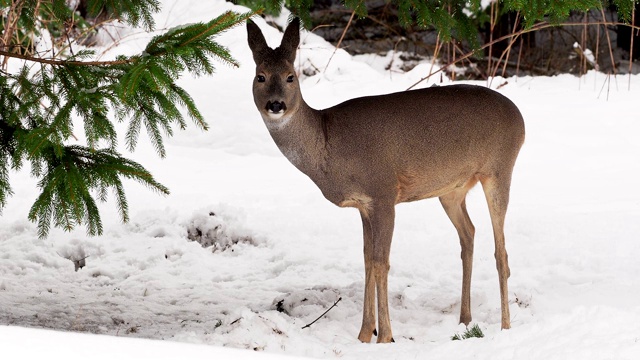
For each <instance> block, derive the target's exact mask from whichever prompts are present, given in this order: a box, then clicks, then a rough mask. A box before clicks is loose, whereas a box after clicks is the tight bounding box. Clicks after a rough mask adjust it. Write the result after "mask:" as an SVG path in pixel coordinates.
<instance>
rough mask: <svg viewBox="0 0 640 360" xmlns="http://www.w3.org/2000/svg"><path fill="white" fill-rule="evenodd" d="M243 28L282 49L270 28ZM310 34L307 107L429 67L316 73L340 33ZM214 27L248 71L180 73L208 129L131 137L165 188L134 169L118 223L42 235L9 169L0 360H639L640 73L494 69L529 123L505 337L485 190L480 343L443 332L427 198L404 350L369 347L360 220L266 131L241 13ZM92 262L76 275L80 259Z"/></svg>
mask: <svg viewBox="0 0 640 360" xmlns="http://www.w3.org/2000/svg"><path fill="white" fill-rule="evenodd" d="M163 9H164V12H163V13H162V14H159V15H158V16H157V18H156V23H157V24H158V25H159V26H162V27H167V28H170V27H173V26H178V25H179V24H182V23H186V22H189V23H193V22H197V21H207V20H209V19H210V18H213V17H215V16H216V15H218V14H220V13H222V12H223V11H225V10H228V9H239V10H241V11H242V10H244V9H242V8H240V7H235V6H233V5H231V4H229V3H224V2H221V1H219V0H218V1H207V2H202V1H179V2H178V1H175V2H170V1H165V4H164V6H163ZM256 22H257V23H258V25H259V26H261V28H262V29H263V30H264V31H265V35H266V36H267V41H268V43H269V44H270V45H272V46H277V45H278V43H279V41H280V38H281V34H280V33H279V32H278V31H277V30H275V29H268V28H267V25H266V24H265V23H264V22H263V21H261V20H256ZM151 36H152V34H142V33H140V32H132V33H131V34H130V35H128V36H127V37H126V38H125V39H124V40H123V41H122V43H121V44H120V45H119V46H117V47H114V48H111V49H109V51H108V52H107V53H106V54H104V55H103V58H104V59H107V58H113V57H115V55H116V54H119V53H135V52H137V51H140V50H141V49H143V48H144V45H145V44H146V41H148V39H149V38H150V37H151ZM301 38H302V40H303V44H302V46H301V50H300V52H299V55H298V60H297V61H298V64H299V69H300V72H301V73H303V75H301V87H302V89H303V93H304V96H305V98H306V99H307V101H308V102H309V103H310V104H311V105H312V106H315V107H326V106H331V105H333V104H336V103H339V102H340V101H343V100H346V99H348V98H351V97H356V96H363V95H369V94H374V93H386V92H392V91H401V90H404V89H406V88H407V87H409V86H410V85H412V84H413V83H415V82H416V81H418V80H419V79H420V78H422V77H423V76H424V75H425V74H427V73H429V71H430V69H431V63H430V61H428V60H425V62H424V63H422V64H420V65H418V66H416V67H415V68H414V69H412V70H411V71H409V72H407V73H401V72H397V71H394V73H393V75H392V76H390V73H389V72H388V71H385V70H384V68H381V67H380V66H375V67H371V66H370V65H368V64H367V63H365V62H363V61H360V60H362V59H359V60H354V59H353V58H352V57H351V56H349V55H348V54H347V53H345V52H343V51H338V52H336V54H335V55H334V56H333V58H332V59H331V62H330V64H329V67H328V68H326V67H327V63H328V62H329V58H330V57H331V56H332V54H333V52H334V49H333V48H332V47H331V45H329V44H328V43H326V42H324V40H322V39H320V38H318V37H317V36H315V35H313V34H310V33H305V34H303V36H302V37H301ZM219 40H220V42H221V43H222V44H223V45H224V46H226V47H228V48H229V49H230V51H231V53H232V54H233V55H234V56H235V57H236V59H237V60H239V62H240V63H241V67H240V68H238V69H236V68H230V67H226V66H218V71H217V74H216V75H214V76H212V77H210V78H203V77H200V78H190V77H188V76H187V77H185V78H184V79H182V80H181V85H182V86H184V87H185V88H186V89H187V90H188V91H189V92H190V93H191V94H192V95H193V97H194V99H195V101H196V102H197V104H198V105H199V106H200V110H201V111H202V113H203V114H205V116H206V118H207V120H208V122H209V124H210V125H211V130H210V131H208V132H202V131H200V130H199V129H198V128H197V127H196V126H190V127H189V128H188V129H187V130H186V131H180V132H176V134H175V136H174V137H173V138H171V139H168V140H167V142H166V147H167V157H166V158H164V159H160V158H158V156H157V155H156V153H155V151H154V150H153V146H152V145H151V144H150V142H149V141H148V140H147V139H146V138H144V137H142V138H141V139H140V141H139V145H138V147H137V149H136V151H135V152H134V153H133V154H130V156H131V157H132V158H133V159H134V160H136V161H138V162H140V163H142V164H144V165H145V166H146V167H147V168H148V169H149V170H151V172H152V173H153V174H154V175H155V176H156V178H157V179H158V180H159V181H160V182H162V183H163V184H164V185H166V186H168V187H169V188H170V189H171V195H170V196H166V197H163V196H159V195H157V194H155V193H153V192H150V191H148V190H147V189H145V188H143V187H142V186H139V185H138V184H135V183H127V187H126V190H127V194H128V199H129V205H130V214H131V221H130V222H129V223H128V224H120V223H119V220H118V213H117V210H116V207H115V203H114V202H113V201H112V202H109V203H107V204H104V205H102V206H101V210H102V214H103V221H104V225H105V234H104V235H103V236H101V237H94V238H92V237H87V236H86V235H85V233H84V229H82V228H80V229H78V230H76V231H73V232H71V233H65V232H63V231H61V230H54V231H52V232H51V235H50V236H49V237H48V238H47V239H38V237H37V231H36V228H35V225H34V224H32V223H29V222H28V221H27V220H26V218H27V213H28V210H29V207H30V206H31V204H32V203H33V201H34V199H35V197H36V196H37V195H38V192H37V188H36V181H35V180H34V179H31V178H30V177H29V172H28V170H27V169H25V170H24V171H21V172H18V173H12V175H11V182H12V185H13V186H14V192H15V194H14V195H13V197H12V198H11V199H9V203H8V205H7V207H6V208H5V210H4V211H3V213H2V217H0V324H3V326H0V357H2V358H27V359H28V358H42V357H47V358H62V357H68V356H69V355H70V354H74V355H75V354H78V355H80V356H81V355H83V354H85V355H86V356H91V357H92V358H94V357H97V358H102V357H104V358H107V357H108V358H113V357H114V356H118V357H121V358H125V359H126V358H133V357H134V356H135V357H137V358H139V357H149V358H151V357H154V358H160V359H163V358H177V357H180V358H183V357H184V358H186V357H190V356H193V358H196V359H197V358H204V357H205V356H206V357H209V358H211V357H213V356H222V357H224V358H227V357H231V356H233V357H234V358H235V357H236V354H242V355H240V356H247V357H255V356H258V357H257V358H260V357H259V355H264V356H263V357H264V358H270V357H281V356H283V355H293V356H305V357H321V358H336V357H338V358H358V359H390V358H400V359H405V358H433V359H467V358H474V359H489V358H490V359H514V358H517V359H541V358H544V359H570V358H576V359H577V358H580V359H637V358H638V356H639V355H640V325H638V324H640V305H638V303H637V299H638V298H639V297H640V280H638V277H637V274H638V272H639V271H640V263H639V262H638V260H637V259H638V258H639V256H640V242H639V241H638V240H639V239H638V235H637V234H638V233H640V222H639V221H638V218H639V216H640V190H639V188H638V186H637V181H638V180H637V179H638V175H639V174H640V161H638V159H639V158H640V142H639V141H638V134H639V133H640V118H639V117H638V115H637V109H638V108H637V106H638V105H637V99H638V91H640V76H633V77H631V79H630V81H631V90H627V82H628V81H629V78H628V77H617V78H608V77H607V75H605V74H601V73H597V72H589V73H588V74H587V75H586V76H583V77H581V78H577V77H574V76H570V75H561V76H556V77H520V78H508V79H503V78H495V79H493V80H492V81H491V86H492V87H493V88H494V89H497V91H499V92H501V93H502V94H504V95H506V96H507V97H509V98H510V99H512V100H513V101H514V102H515V103H516V104H517V105H518V106H519V108H520V109H521V111H522V113H523V115H524V118H525V122H526V131H527V139H526V141H525V145H524V147H523V149H522V152H521V154H520V157H519V159H518V161H517V163H516V168H515V172H514V178H513V186H512V192H511V204H510V208H509V212H508V215H507V219H506V237H507V250H508V252H509V260H510V266H511V278H510V280H509V286H510V288H509V290H510V293H509V294H510V295H509V297H510V311H511V317H512V319H511V324H512V329H510V330H506V331H502V330H500V300H499V291H498V280H497V272H496V270H495V262H494V259H493V236H492V232H491V225H490V220H489V216H488V211H487V209H486V204H485V201H484V196H483V194H482V191H481V189H479V188H476V189H474V190H472V191H471V192H470V194H469V197H468V199H467V205H468V208H469V213H470V216H471V218H472V220H473V222H474V224H475V226H476V250H475V255H474V272H473V280H472V294H471V295H472V299H471V300H472V315H473V323H474V324H478V325H479V326H480V327H481V329H482V330H483V332H484V334H485V337H484V338H481V339H467V340H463V341H451V340H450V338H451V336H453V335H454V334H456V333H462V332H464V326H463V325H459V324H458V323H457V322H458V321H457V320H458V315H459V308H460V303H459V296H460V285H461V262H460V247H459V244H458V239H457V235H456V232H455V229H454V228H453V226H452V225H451V223H450V222H449V220H448V219H447V217H446V215H445V214H444V211H443V210H442V209H441V207H440V204H439V203H438V201H437V200H425V201H420V202H416V203H410V204H401V205H398V206H397V214H396V228H395V233H394V243H393V248H392V252H391V271H390V276H389V294H390V313H391V321H392V327H393V331H394V337H395V340H396V343H394V344H383V345H377V344H361V343H360V342H359V341H358V340H357V338H356V336H357V334H358V331H359V326H360V322H361V316H362V314H361V311H362V294H363V288H364V280H363V277H364V269H363V259H362V239H361V224H360V219H359V215H358V213H357V211H356V210H353V209H341V208H337V207H335V206H333V205H332V204H330V203H329V202H328V201H327V200H325V199H324V198H323V197H322V195H321V193H320V191H319V190H318V189H317V188H316V187H315V185H314V184H313V183H312V182H311V181H310V180H309V179H308V178H306V177H305V176H304V175H303V174H301V173H299V172H298V171H297V170H296V169H295V168H294V167H293V166H292V165H291V164H290V163H289V162H288V161H287V160H286V158H285V157H284V156H282V155H281V154H280V152H279V151H278V149H277V148H276V147H275V145H274V144H273V141H272V140H271V138H270V137H269V134H268V132H267V130H266V128H265V126H264V124H263V122H262V120H261V118H260V116H259V114H258V111H257V110H256V109H255V105H254V104H253V100H252V95H251V80H252V77H253V76H254V65H253V60H252V57H251V54H250V51H249V48H248V46H247V44H246V33H245V29H244V27H238V28H236V29H233V30H231V31H229V32H227V33H225V34H224V35H222V36H220V37H219ZM368 61H373V62H375V63H377V64H379V61H377V62H376V61H374V60H371V59H369V60H368ZM325 68H326V69H325ZM440 78H441V77H440V76H434V77H433V78H432V79H431V80H429V81H425V82H423V83H421V84H420V85H419V86H420V87H427V86H431V85H432V84H433V83H434V82H439V81H440ZM448 82H449V81H448V80H447V79H446V78H445V79H444V84H443V85H446V83H448ZM475 83H476V84H480V85H486V84H487V82H475ZM121 125H122V126H124V125H123V124H121ZM77 129H80V128H79V127H78V128H77ZM78 133H79V134H76V135H78V137H79V139H80V140H79V141H82V133H83V132H82V131H78ZM120 143H121V144H124V141H121V142H120ZM122 151H123V152H124V153H127V152H126V151H125V150H124V148H123V149H122ZM212 213H213V214H214V215H211V214H212ZM195 229H199V230H200V232H201V235H200V238H198V236H197V235H198V232H197V231H195ZM194 234H195V235H194ZM189 237H191V238H193V239H196V240H201V241H203V242H204V243H205V244H206V245H209V244H214V245H213V246H210V247H207V248H205V247H203V246H202V245H201V244H200V243H198V242H197V241H190V240H189ZM203 238H204V240H203ZM83 257H86V259H85V262H86V265H85V266H84V267H83V268H82V269H79V270H78V271H75V266H74V263H73V261H72V259H73V260H79V259H80V258H83ZM338 298H342V300H341V301H340V302H339V303H338V305H337V306H336V307H335V308H334V309H332V310H331V311H330V312H329V313H328V314H327V315H326V316H325V317H324V318H322V319H320V320H319V321H318V322H317V323H315V324H314V325H313V326H311V327H309V328H306V329H302V327H303V326H305V325H306V324H309V323H311V322H312V321H313V320H315V319H316V318H317V317H318V316H319V315H320V314H322V313H323V312H324V311H325V310H326V309H328V308H329V307H330V306H331V305H333V304H334V303H335V302H336V301H337V300H338ZM36 328H45V329H54V330H56V331H54V332H52V331H50V330H41V329H36ZM81 333H93V334H101V335H100V336H98V335H88V334H81ZM105 335H107V336H105ZM140 338H144V339H140ZM146 339H154V340H155V341H151V340H146ZM159 340H165V341H159ZM235 349H243V350H242V351H237V350H235ZM254 350H255V351H254ZM256 352H258V353H256ZM191 354H193V355H191ZM265 354H266V355H265Z"/></svg>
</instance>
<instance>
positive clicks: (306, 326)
mask: <svg viewBox="0 0 640 360" xmlns="http://www.w3.org/2000/svg"><path fill="white" fill-rule="evenodd" d="M340 300H342V297H339V298H338V300H336V302H334V303H333V305H331V307H330V308H328V309H327V311H325V312H323V313H322V315H320V316H318V318H317V319H315V320H313V321H312V322H310V323H309V324H307V325H305V326H303V327H302V328H303V329H306V328H308V327H311V325H313V324H315V323H316V321H318V320H320V319H321V318H322V317H323V316H325V315H327V313H328V312H329V311H331V309H333V308H334V307H336V305H338V303H339V302H340Z"/></svg>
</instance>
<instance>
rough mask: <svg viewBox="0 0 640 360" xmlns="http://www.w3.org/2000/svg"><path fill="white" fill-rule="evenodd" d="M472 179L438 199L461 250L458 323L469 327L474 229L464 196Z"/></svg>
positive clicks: (472, 181) (471, 183) (470, 185)
mask: <svg viewBox="0 0 640 360" xmlns="http://www.w3.org/2000/svg"><path fill="white" fill-rule="evenodd" d="M476 182H477V180H475V179H473V180H471V181H469V183H467V186H464V187H462V188H459V189H457V190H454V191H452V192H450V193H448V194H446V195H443V196H441V197H440V203H441V204H442V207H443V208H444V210H445V212H446V213H447V216H449V219H450V220H451V222H452V223H453V226H455V228H456V230H457V231H458V236H459V237H460V247H461V248H462V252H461V258H462V296H461V299H460V323H463V324H465V325H469V323H470V322H471V271H472V268H473V237H474V235H475V231H476V230H475V228H474V226H473V223H472V222H471V219H470V218H469V214H468V213H467V205H466V201H465V199H466V196H467V192H468V191H469V189H470V188H471V187H472V186H473V185H475V183H476Z"/></svg>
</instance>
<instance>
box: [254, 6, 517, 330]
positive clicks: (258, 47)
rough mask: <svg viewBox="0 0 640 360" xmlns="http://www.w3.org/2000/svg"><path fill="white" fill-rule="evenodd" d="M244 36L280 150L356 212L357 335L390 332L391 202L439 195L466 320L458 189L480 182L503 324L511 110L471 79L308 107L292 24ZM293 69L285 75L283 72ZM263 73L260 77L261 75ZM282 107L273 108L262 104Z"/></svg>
mask: <svg viewBox="0 0 640 360" xmlns="http://www.w3.org/2000/svg"><path fill="white" fill-rule="evenodd" d="M247 31H248V40H249V45H250V47H251V50H252V52H253V56H254V60H255V62H256V79H255V80H254V83H253V95H254V101H255V103H256V106H257V108H258V110H260V113H261V115H262V118H263V120H264V121H265V123H266V125H267V127H268V128H269V131H270V134H271V136H272V138H273V140H274V141H275V143H276V144H277V145H278V147H279V148H280V150H281V151H282V153H283V154H284V155H285V156H286V157H287V158H288V159H289V160H290V161H291V162H292V163H293V164H294V165H295V166H296V167H297V168H298V169H299V170H300V171H302V172H303V173H305V174H306V175H307V176H309V178H311V180H312V181H313V182H314V183H315V184H316V185H317V186H318V187H319V188H320V190H321V191H322V193H323V195H324V196H325V197H326V198H327V199H328V200H329V201H331V202H333V203H334V204H336V205H338V206H342V207H355V208H357V209H358V210H359V211H360V215H361V218H362V224H363V236H364V259H365V294H364V309H363V320H362V327H361V330H360V334H359V336H358V338H359V339H360V340H361V341H363V342H369V341H370V340H371V337H372V335H373V332H374V331H375V329H376V309H375V305H376V299H377V314H378V330H379V331H378V342H389V341H392V340H393V337H392V333H391V324H390V320H389V310H388V302H387V301H388V299H387V275H388V271H389V251H390V247H391V238H392V235H393V226H394V217H395V209H394V207H395V205H396V204H397V203H400V202H407V201H414V200H420V199H425V198H432V197H439V198H440V202H441V203H442V206H443V207H444V209H445V211H446V213H447V215H448V216H449V218H450V219H451V222H452V223H453V224H454V226H455V228H456V230H457V231H458V235H459V237H460V244H461V247H462V263H463V285H462V301H461V309H460V322H462V323H465V324H469V322H470V321H471V311H470V286H471V285H470V284H471V268H472V261H473V236H474V233H475V229H474V227H473V224H472V223H471V220H470V219H469V215H468V214H467V210H466V205H465V197H466V194H467V192H468V191H469V189H471V187H473V186H474V185H475V184H476V183H477V182H480V183H482V186H483V189H484V192H485V195H486V199H487V203H488V205H489V210H490V214H491V221H492V225H493V230H494V237H495V248H496V253H495V255H496V265H497V268H498V277H499V281H500V295H501V308H502V328H503V329H508V328H509V327H510V319H509V304H508V290H507V278H508V277H509V266H508V261H507V253H506V250H505V244H504V231H503V228H504V217H505V214H506V210H507V205H508V202H509V188H510V183H511V174H512V170H513V166H514V163H515V161H516V157H517V155H518V152H519V150H520V147H521V146H522V143H523V142H524V122H523V119H522V116H521V114H520V112H519V111H518V108H517V107H516V106H515V105H514V104H513V103H512V102H511V101H510V100H509V99H507V98H506V97H504V96H502V95H501V94H499V93H497V92H495V91H492V90H490V89H487V88H484V87H479V86H471V85H452V86H444V87H431V88H427V89H422V90H413V91H406V92H399V93H393V94H388V95H380V96H369V97H362V98H356V99H352V100H349V101H345V102H344V103H341V104H339V105H336V106H334V107H331V108H328V109H324V110H315V109H312V108H311V107H309V106H308V105H307V104H306V103H305V101H304V99H303V98H302V95H301V93H300V87H299V84H298V80H297V78H295V70H294V68H293V62H294V60H295V52H296V49H297V46H298V43H299V39H300V38H299V36H300V35H299V22H298V20H297V19H296V20H294V21H293V22H292V24H290V25H289V27H288V28H287V29H286V31H285V34H284V37H283V40H282V43H281V45H280V47H278V48H277V49H275V50H273V49H270V48H269V47H268V46H267V44H266V41H265V40H264V37H263V35H262V33H261V31H260V29H259V28H258V26H257V25H255V24H254V23H253V22H251V21H249V22H248V23H247ZM292 75H293V76H294V79H293V80H294V81H292V82H288V81H287V77H290V76H292ZM261 76H262V77H264V78H263V79H264V81H263V82H261V81H258V79H259V77H261ZM274 101H277V102H282V103H284V104H286V110H285V111H283V112H282V113H278V114H273V113H270V112H269V110H268V109H267V106H266V104H267V103H268V102H274Z"/></svg>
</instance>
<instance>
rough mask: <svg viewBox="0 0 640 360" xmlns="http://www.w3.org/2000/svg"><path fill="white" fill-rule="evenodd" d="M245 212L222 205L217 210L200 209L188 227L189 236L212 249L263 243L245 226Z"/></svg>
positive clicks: (218, 249)
mask: <svg viewBox="0 0 640 360" xmlns="http://www.w3.org/2000/svg"><path fill="white" fill-rule="evenodd" d="M245 223H246V220H245V215H244V213H242V212H241V210H239V209H234V208H231V207H228V206H224V205H220V206H217V207H216V209H215V210H200V211H197V212H196V213H194V214H193V216H192V217H191V219H190V220H189V222H188V224H187V225H186V228H187V238H188V239H189V240H191V241H196V242H198V243H200V245H202V247H204V248H209V247H212V251H213V252H216V251H225V250H228V249H229V248H231V247H232V246H233V245H236V244H239V243H241V244H249V245H259V244H261V243H262V241H261V240H260V239H258V238H257V237H256V236H255V235H254V234H253V233H252V232H251V231H250V230H248V229H247V228H246V227H245V225H244V224H245Z"/></svg>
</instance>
